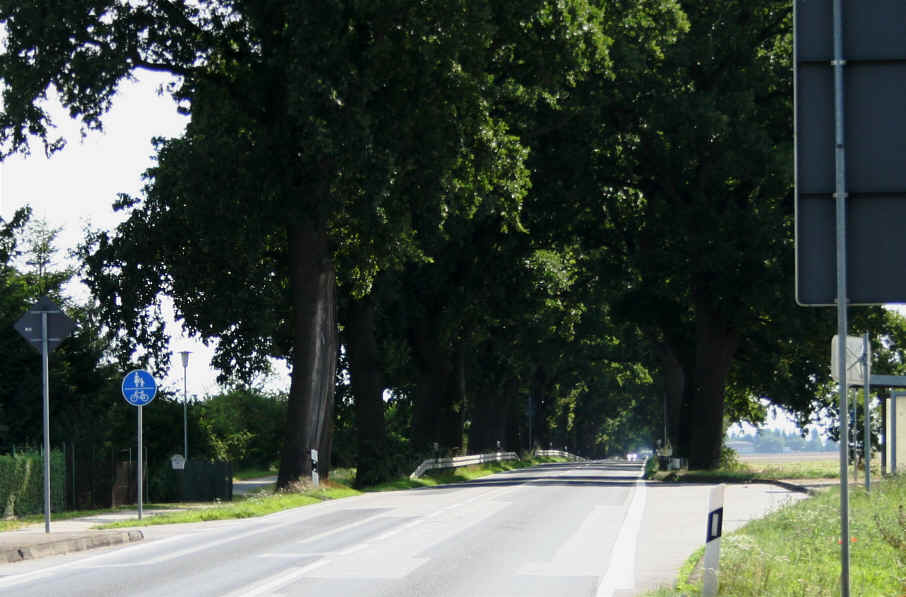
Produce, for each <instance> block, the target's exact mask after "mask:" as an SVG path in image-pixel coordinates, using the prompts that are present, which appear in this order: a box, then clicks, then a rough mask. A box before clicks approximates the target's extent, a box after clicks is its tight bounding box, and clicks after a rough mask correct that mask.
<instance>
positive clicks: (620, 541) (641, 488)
mask: <svg viewBox="0 0 906 597" xmlns="http://www.w3.org/2000/svg"><path fill="white" fill-rule="evenodd" d="M643 474H644V469H642V470H641V471H640V472H639V478H638V479H637V480H636V482H635V491H634V492H633V496H632V502H631V503H630V504H629V509H628V511H627V512H626V518H625V519H624V520H623V525H622V526H621V527H620V532H619V534H618V535H617V540H616V541H615V542H614V544H613V548H612V551H611V556H610V564H609V565H608V567H607V572H606V573H605V574H604V576H603V577H601V582H600V584H598V591H597V593H596V594H595V595H596V597H613V594H614V593H615V592H616V591H617V589H623V590H631V589H633V588H635V554H636V549H637V548H638V539H639V529H640V528H641V526H642V515H643V514H644V512H645V499H646V492H647V486H646V485H645V480H644V479H643V478H642V475H643Z"/></svg>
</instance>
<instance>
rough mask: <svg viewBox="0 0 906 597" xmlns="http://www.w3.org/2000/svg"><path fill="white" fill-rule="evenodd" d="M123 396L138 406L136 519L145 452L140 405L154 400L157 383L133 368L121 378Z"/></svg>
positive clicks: (139, 507) (140, 500) (142, 489)
mask: <svg viewBox="0 0 906 597" xmlns="http://www.w3.org/2000/svg"><path fill="white" fill-rule="evenodd" d="M122 391H123V398H125V399H126V402H128V403H129V404H131V405H132V406H137V407H138V519H139V520H141V519H142V500H143V498H144V495H143V491H144V487H143V484H144V483H143V481H144V479H143V478H142V473H143V470H142V469H143V461H144V459H145V452H144V450H143V449H142V447H143V446H142V407H143V406H145V405H146V404H148V403H149V402H151V401H152V400H154V395H155V394H157V383H156V382H155V381H154V377H152V375H151V374H150V373H148V372H147V371H144V370H142V369H135V370H133V371H130V372H129V373H127V374H126V377H124V378H123V385H122Z"/></svg>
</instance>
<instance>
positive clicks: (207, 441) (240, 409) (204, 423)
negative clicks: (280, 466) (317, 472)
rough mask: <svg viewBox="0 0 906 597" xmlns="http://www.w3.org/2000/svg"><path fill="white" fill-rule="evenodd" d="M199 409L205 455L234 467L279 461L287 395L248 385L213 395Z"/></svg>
mask: <svg viewBox="0 0 906 597" xmlns="http://www.w3.org/2000/svg"><path fill="white" fill-rule="evenodd" d="M193 409H198V411H199V414H198V421H199V426H200V429H201V433H202V445H203V450H204V454H205V455H206V457H208V458H210V459H212V460H222V461H226V462H231V463H233V466H234V467H239V466H242V467H248V466H260V467H265V468H266V467H269V466H270V465H272V464H274V463H276V462H277V461H278V459H279V455H280V447H281V444H282V433H283V424H284V421H285V420H286V398H285V397H284V396H279V395H270V394H266V393H262V392H260V391H255V390H252V389H247V388H236V389H233V390H230V391H228V392H226V393H224V394H220V395H217V396H210V397H208V398H207V399H206V400H204V401H203V402H201V403H200V404H198V405H197V406H194V407H193Z"/></svg>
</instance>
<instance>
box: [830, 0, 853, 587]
mask: <svg viewBox="0 0 906 597" xmlns="http://www.w3.org/2000/svg"><path fill="white" fill-rule="evenodd" d="M833 2H834V59H833V61H832V62H831V65H832V66H833V68H834V145H835V147H834V171H835V178H836V181H835V192H834V197H835V200H836V224H837V226H836V228H837V334H838V337H839V338H840V340H839V342H840V345H839V346H840V350H838V351H837V352H838V353H839V362H838V366H839V373H840V539H841V541H840V597H849V481H848V479H847V464H848V462H849V428H848V424H847V423H848V422H847V418H848V416H849V406H848V404H847V396H846V392H847V384H846V353H847V350H846V335H847V327H848V326H847V324H848V322H847V308H848V307H849V295H848V292H847V289H846V151H845V144H844V142H845V135H844V126H843V125H844V121H843V64H844V62H843V0H833Z"/></svg>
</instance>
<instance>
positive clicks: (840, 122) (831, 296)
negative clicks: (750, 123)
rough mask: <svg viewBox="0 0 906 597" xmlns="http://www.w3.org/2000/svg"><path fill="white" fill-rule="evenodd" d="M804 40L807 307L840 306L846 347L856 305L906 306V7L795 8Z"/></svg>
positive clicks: (802, 214)
mask: <svg viewBox="0 0 906 597" xmlns="http://www.w3.org/2000/svg"><path fill="white" fill-rule="evenodd" d="M793 31H794V35H793V39H794V41H793V53H794V67H795V76H794V103H795V121H796V124H795V129H796V164H795V168H796V225H795V230H796V301H797V302H798V303H799V304H800V305H804V306H833V305H836V307H837V327H838V331H837V333H838V335H839V336H840V337H841V338H845V337H846V335H847V326H848V321H847V315H848V314H847V309H848V308H849V305H850V304H853V305H874V304H884V303H900V302H906V277H904V276H902V275H900V273H901V272H902V271H903V270H904V269H906V236H904V235H902V234H901V233H900V232H901V231H900V228H901V227H902V222H904V221H906V168H903V164H904V163H906V144H904V143H903V142H902V140H903V139H904V138H906V115H904V113H903V106H904V105H906V3H904V2H902V0H876V1H874V2H870V3H864V2H859V1H858V0H794V11H793ZM844 44H845V47H844ZM844 49H845V53H844ZM844 67H846V73H847V76H846V78H845V80H844V76H843V73H844ZM847 144H848V145H847ZM847 148H848V149H849V152H847ZM879 240H880V242H879ZM835 270H836V276H835V275H834V274H835ZM850 275H851V276H852V278H851V279H848V276H850ZM835 278H836V283H834V279H835ZM838 356H839V361H838V363H837V364H836V365H837V370H838V371H839V375H840V394H839V402H840V404H839V410H840V438H841V442H840V526H841V573H840V595H841V597H849V595H850V578H849V518H848V516H849V493H848V486H847V478H846V472H847V461H848V457H849V456H848V442H847V441H846V438H847V437H848V436H849V429H848V421H847V418H848V417H847V412H848V410H849V407H848V402H847V395H846V392H847V387H848V384H847V382H846V370H845V351H840V354H839V355H838Z"/></svg>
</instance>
